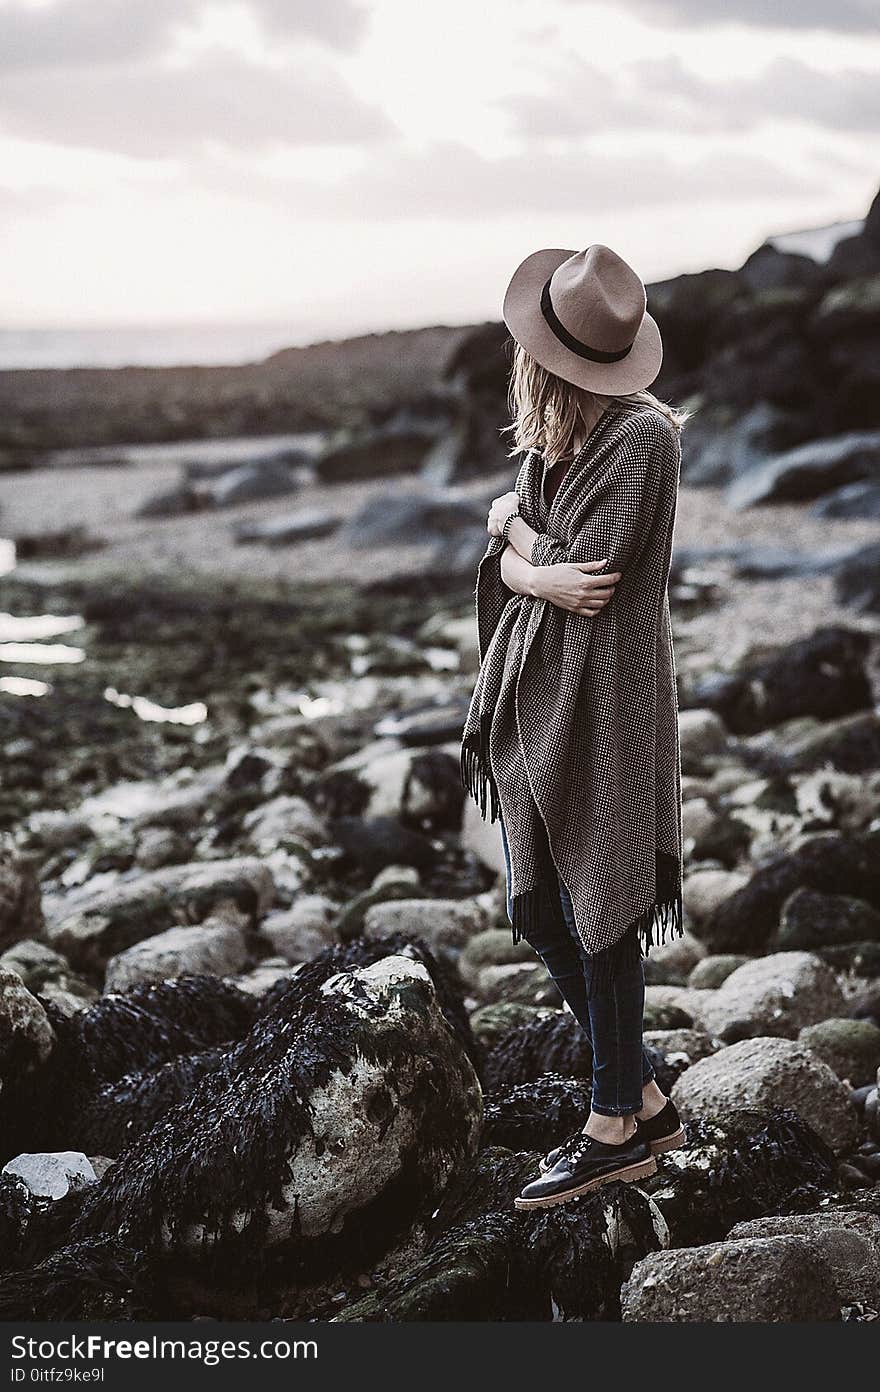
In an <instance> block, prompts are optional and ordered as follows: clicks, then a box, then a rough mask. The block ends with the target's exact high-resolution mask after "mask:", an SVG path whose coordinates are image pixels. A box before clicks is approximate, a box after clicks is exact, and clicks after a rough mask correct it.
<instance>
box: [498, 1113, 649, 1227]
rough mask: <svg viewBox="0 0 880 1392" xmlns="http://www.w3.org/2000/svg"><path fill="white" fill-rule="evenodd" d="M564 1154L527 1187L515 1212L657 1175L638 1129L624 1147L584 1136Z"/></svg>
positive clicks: (547, 1206) (559, 1202)
mask: <svg viewBox="0 0 880 1392" xmlns="http://www.w3.org/2000/svg"><path fill="white" fill-rule="evenodd" d="M562 1150H563V1154H562V1155H561V1156H560V1158H559V1160H558V1161H557V1162H556V1164H555V1165H554V1166H553V1168H552V1169H550V1170H547V1171H546V1172H545V1173H544V1174H542V1175H541V1177H540V1179H535V1180H532V1182H531V1184H527V1185H526V1187H525V1189H523V1191H522V1193H521V1194H520V1196H519V1198H518V1199H514V1207H515V1208H550V1207H552V1205H553V1204H561V1203H565V1201H566V1199H576V1198H577V1197H578V1196H579V1195H580V1194H590V1193H592V1191H593V1190H594V1189H600V1188H601V1187H602V1185H603V1184H611V1183H612V1181H613V1180H616V1179H619V1180H623V1182H624V1183H627V1184H628V1183H630V1182H631V1181H632V1180H635V1179H646V1178H647V1177H648V1175H652V1174H654V1173H655V1172H656V1169H657V1161H656V1160H655V1159H654V1157H653V1155H652V1154H651V1148H650V1146H649V1145H648V1142H647V1141H646V1140H644V1138H643V1137H641V1136H640V1135H639V1131H638V1127H637V1128H636V1130H635V1131H634V1133H633V1134H632V1136H630V1138H629V1140H628V1141H624V1142H623V1144H622V1145H608V1144H607V1143H606V1142H605V1141H597V1140H595V1139H594V1138H593V1137H592V1136H584V1135H581V1136H580V1138H579V1140H573V1141H572V1143H571V1144H570V1145H569V1144H566V1145H565V1146H564V1147H562Z"/></svg>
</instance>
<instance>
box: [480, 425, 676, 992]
mask: <svg viewBox="0 0 880 1392" xmlns="http://www.w3.org/2000/svg"><path fill="white" fill-rule="evenodd" d="M680 458H681V456H680V448H679V441H678V432H677V430H676V429H675V427H674V426H673V425H672V424H671V422H669V421H668V420H667V419H666V418H665V417H664V416H662V415H661V414H660V413H659V412H658V411H656V410H655V409H654V408H652V407H642V406H637V405H635V404H633V405H629V404H626V405H624V404H623V403H620V402H614V403H612V404H611V405H610V406H609V407H608V408H607V409H606V411H605V412H604V414H603V416H602V417H601V418H600V421H599V422H598V424H597V425H596V426H595V427H594V429H593V431H592V433H591V435H590V437H589V438H588V440H587V442H586V444H585V445H584V447H583V449H582V450H581V452H580V454H579V455H578V456H577V458H576V459H575V460H574V461H573V463H572V464H571V466H570V468H569V471H568V474H567V475H566V477H565V478H564V479H563V482H562V485H561V487H560V489H559V491H558V493H557V495H556V497H555V499H554V500H553V502H552V504H550V506H549V507H548V504H547V502H546V499H545V497H544V493H543V481H544V476H545V475H544V463H543V459H542V458H541V456H540V454H539V453H538V452H537V451H534V450H533V451H531V452H530V453H528V454H527V455H526V456H525V458H524V460H523V463H522V466H521V468H520V471H519V475H518V477H517V481H516V487H515V491H516V492H517V494H518V496H519V500H520V512H521V514H522V516H523V517H524V519H525V521H526V522H527V523H528V524H529V525H530V526H531V527H533V528H534V530H535V531H537V532H538V534H539V535H538V538H537V540H536V542H535V544H534V546H533V548H532V554H531V558H530V559H531V561H532V563H533V564H534V565H552V564H554V563H557V562H562V561H569V562H573V563H577V562H584V561H598V560H602V559H603V558H605V557H608V561H607V563H606V564H605V565H604V566H603V567H602V568H601V570H600V571H597V572H594V573H596V574H602V573H609V572H612V571H620V572H621V579H620V580H619V581H618V582H617V585H616V588H615V591H614V594H613V596H612V598H611V599H610V601H609V602H608V604H606V605H605V606H604V608H603V609H601V610H600V611H599V612H598V614H596V615H594V616H592V617H590V616H587V615H580V614H575V613H573V612H571V611H568V610H564V609H563V608H561V607H560V606H557V605H553V604H552V603H551V602H550V601H549V600H543V599H538V598H535V597H533V596H524V595H519V594H517V593H516V592H514V591H512V590H510V589H509V588H508V587H507V586H506V585H505V583H504V581H503V580H502V578H501V573H500V571H501V567H500V558H501V555H502V553H503V551H504V550H505V548H506V542H504V540H503V539H502V538H500V537H494V536H493V537H490V538H489V543H488V546H487V549H486V552H485V555H484V556H483V557H482V559H481V560H480V563H479V567H478V573H477V585H476V590H475V599H476V611H477V627H478V634H479V650H480V673H479V676H478V678H477V683H476V686H475V688H474V693H473V696H472V698H471V704H470V710H469V712H468V717H467V720H466V722H465V725H464V730H463V734H462V741H461V758H460V765H461V780H462V783H463V784H464V787H465V788H466V789H467V791H468V793H469V794H470V796H471V797H472V798H473V799H474V801H475V802H476V804H477V806H478V808H479V810H480V814H481V816H482V817H483V819H484V820H486V819H487V818H488V820H489V822H494V821H496V820H498V819H499V818H502V819H503V821H504V827H505V831H506V832H507V836H508V841H509V845H510V856H511V881H512V883H511V897H512V931H513V939H514V942H518V941H519V940H520V939H521V938H525V939H526V940H529V939H530V938H531V937H532V936H533V933H534V931H535V929H536V928H537V927H538V925H539V924H543V923H546V922H547V921H548V920H549V921H552V922H554V923H557V924H560V925H564V922H565V920H564V917H563V913H562V905H561V903H560V897H559V892H558V880H559V879H562V881H563V883H564V884H565V886H566V887H567V889H568V891H569V894H570V896H571V899H572V904H573V908H574V914H575V921H576V924H577V931H578V934H579V937H580V938H581V941H582V944H583V948H584V951H585V952H586V953H587V954H588V956H589V961H590V973H589V982H590V989H591V993H592V994H597V993H600V992H604V991H607V990H608V988H609V986H610V984H611V983H612V981H613V979H614V978H615V977H616V976H617V975H618V973H621V972H625V971H627V970H629V969H631V968H632V967H633V966H634V965H637V963H638V961H639V960H640V959H641V957H642V956H646V955H647V954H648V952H649V951H650V949H651V948H652V947H653V946H655V945H658V944H663V943H665V942H666V941H667V940H668V939H671V938H674V937H676V936H680V935H681V934H682V931H683V922H682V918H683V915H682V891H681V883H682V866H681V849H682V840H681V761H680V749H679V733H678V702H677V693H676V682H675V660H674V653H673V647H672V633H671V622H670V615H669V600H668V592H667V585H668V577H669V569H670V563H671V554H672V539H673V531H674V525H675V514H676V506H677V496H678V484H679V474H680ZM640 906H641V907H640Z"/></svg>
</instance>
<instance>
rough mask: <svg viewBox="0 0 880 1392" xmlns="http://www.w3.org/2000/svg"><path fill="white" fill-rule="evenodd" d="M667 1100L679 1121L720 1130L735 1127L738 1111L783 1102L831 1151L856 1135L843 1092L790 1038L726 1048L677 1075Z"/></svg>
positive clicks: (761, 1111) (763, 1110) (812, 1056)
mask: <svg viewBox="0 0 880 1392" xmlns="http://www.w3.org/2000/svg"><path fill="white" fill-rule="evenodd" d="M672 1096H673V1100H674V1102H675V1105H676V1107H678V1109H679V1111H680V1112H681V1114H682V1116H683V1117H685V1118H688V1117H694V1118H696V1117H701V1118H704V1119H705V1120H707V1121H714V1122H717V1123H718V1124H719V1125H721V1126H725V1125H731V1124H733V1123H735V1121H736V1119H737V1117H738V1116H739V1115H740V1114H741V1113H743V1112H744V1111H753V1112H756V1113H758V1114H759V1115H761V1114H769V1113H771V1112H772V1111H773V1110H774V1108H776V1107H778V1106H779V1105H780V1102H781V1101H784V1103H785V1105H786V1106H788V1107H791V1108H792V1109H793V1110H794V1111H795V1112H796V1113H797V1114H798V1116H800V1117H801V1118H802V1119H803V1120H804V1121H805V1122H806V1123H807V1125H808V1126H811V1127H812V1128H813V1130H814V1131H815V1132H816V1133H817V1134H818V1135H819V1136H820V1137H821V1138H822V1140H823V1141H825V1143H826V1144H827V1145H829V1146H831V1148H832V1149H833V1150H835V1151H837V1152H843V1151H846V1150H847V1149H848V1148H849V1147H850V1146H851V1145H852V1144H853V1142H854V1141H855V1139H856V1135H857V1133H858V1125H857V1117H856V1112H855V1108H854V1107H853V1105H852V1102H851V1101H850V1094H849V1088H847V1087H846V1086H845V1084H844V1083H842V1082H841V1081H840V1079H839V1078H838V1077H837V1076H836V1075H835V1074H834V1073H833V1072H832V1071H831V1069H830V1068H829V1067H828V1065H827V1064H825V1063H823V1062H822V1061H821V1059H819V1058H817V1057H816V1055H815V1054H813V1053H812V1052H811V1051H810V1050H809V1049H806V1048H804V1046H803V1045H802V1044H798V1043H795V1042H794V1040H791V1039H775V1038H774V1039H744V1040H742V1041H741V1042H740V1043H739V1044H732V1045H730V1047H729V1048H727V1049H722V1050H720V1052H719V1053H717V1054H712V1055H711V1057H709V1058H704V1059H701V1060H700V1062H699V1063H695V1064H694V1066H693V1068H689V1069H688V1070H687V1072H686V1073H683V1074H682V1075H681V1077H680V1078H679V1079H678V1082H677V1083H676V1084H675V1087H674V1089H673V1093H672Z"/></svg>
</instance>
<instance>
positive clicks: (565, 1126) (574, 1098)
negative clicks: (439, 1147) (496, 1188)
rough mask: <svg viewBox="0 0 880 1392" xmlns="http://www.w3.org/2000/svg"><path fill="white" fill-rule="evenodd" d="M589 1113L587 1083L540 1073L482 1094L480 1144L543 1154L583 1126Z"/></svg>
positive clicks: (588, 1087) (588, 1089)
mask: <svg viewBox="0 0 880 1392" xmlns="http://www.w3.org/2000/svg"><path fill="white" fill-rule="evenodd" d="M589 1112H590V1084H589V1082H587V1081H585V1080H581V1079H575V1078H560V1077H558V1076H557V1075H556V1074H555V1073H544V1074H543V1075H542V1076H541V1077H540V1078H538V1079H537V1080H536V1081H535V1082H533V1083H518V1084H515V1085H514V1086H513V1087H508V1088H503V1089H501V1090H500V1091H498V1092H491V1093H487V1094H486V1096H485V1098H484V1117H485V1120H484V1125H483V1144H484V1145H489V1146H504V1147H506V1148H507V1149H508V1150H540V1151H546V1150H549V1149H550V1148H551V1146H557V1145H560V1144H561V1142H562V1141H564V1140H565V1139H566V1137H567V1136H570V1135H571V1134H572V1133H573V1132H574V1131H577V1130H578V1128H579V1127H581V1126H583V1124H584V1122H585V1121H586V1119H587V1117H588V1115H589Z"/></svg>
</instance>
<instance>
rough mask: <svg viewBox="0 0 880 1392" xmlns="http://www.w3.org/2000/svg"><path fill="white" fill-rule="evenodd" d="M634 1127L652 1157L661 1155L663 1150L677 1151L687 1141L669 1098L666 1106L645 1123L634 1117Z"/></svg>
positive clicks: (685, 1133)
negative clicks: (649, 1148) (649, 1149)
mask: <svg viewBox="0 0 880 1392" xmlns="http://www.w3.org/2000/svg"><path fill="white" fill-rule="evenodd" d="M636 1126H637V1127H638V1134H639V1135H640V1136H641V1137H642V1139H643V1140H645V1141H647V1142H648V1145H649V1146H650V1147H651V1154H652V1155H662V1154H663V1152H664V1150H678V1147H679V1146H683V1145H684V1144H685V1142H686V1140H687V1132H686V1131H685V1129H684V1127H683V1126H682V1124H681V1117H680V1116H679V1115H678V1112H677V1111H676V1110H675V1106H674V1104H673V1102H672V1099H671V1098H669V1099H667V1102H666V1106H665V1107H664V1108H663V1109H662V1110H661V1111H659V1112H658V1113H657V1115H656V1116H652V1117H649V1118H648V1120H647V1121H639V1119H638V1117H636Z"/></svg>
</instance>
